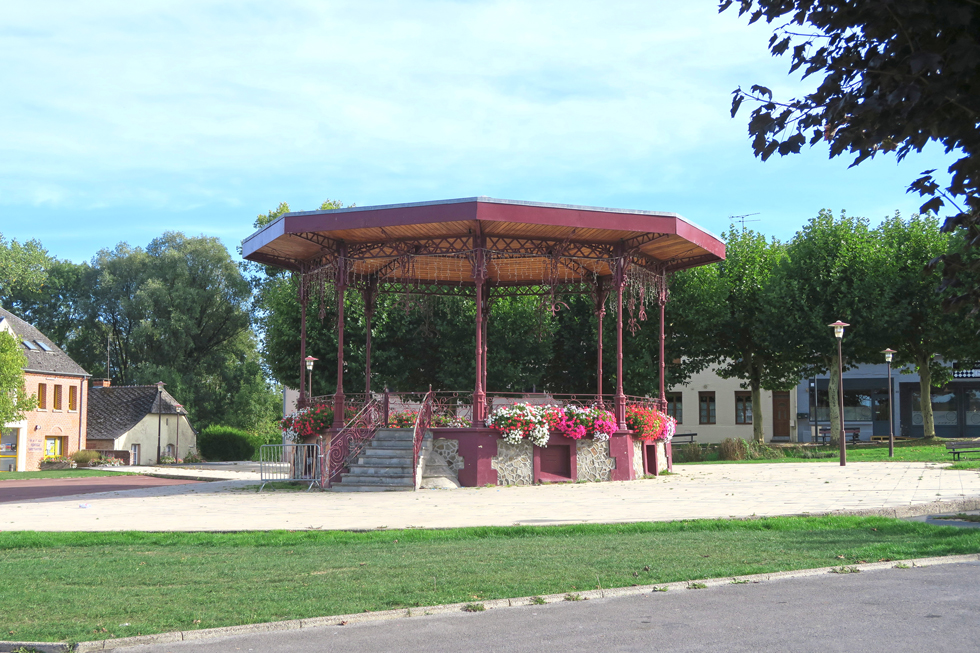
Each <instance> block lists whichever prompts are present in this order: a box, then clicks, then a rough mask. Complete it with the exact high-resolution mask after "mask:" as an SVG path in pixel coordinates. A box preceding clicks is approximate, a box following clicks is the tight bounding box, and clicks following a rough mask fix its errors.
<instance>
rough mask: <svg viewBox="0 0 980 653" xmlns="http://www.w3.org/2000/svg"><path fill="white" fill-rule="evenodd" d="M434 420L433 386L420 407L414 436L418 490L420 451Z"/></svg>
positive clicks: (416, 485) (413, 473)
mask: <svg viewBox="0 0 980 653" xmlns="http://www.w3.org/2000/svg"><path fill="white" fill-rule="evenodd" d="M431 422H432V388H429V391H428V392H427V393H425V399H423V400H422V406H421V407H419V414H418V416H417V417H416V418H415V436H414V443H415V444H414V447H413V449H414V451H415V454H414V455H413V456H412V483H413V485H414V487H415V489H416V490H417V489H418V488H419V484H420V481H421V479H420V478H419V453H421V451H422V441H423V440H424V439H425V434H426V432H427V431H428V430H429V425H430V424H431Z"/></svg>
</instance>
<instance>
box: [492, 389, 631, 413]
mask: <svg viewBox="0 0 980 653" xmlns="http://www.w3.org/2000/svg"><path fill="white" fill-rule="evenodd" d="M514 404H531V405H533V406H549V405H558V406H581V407H582V408H592V407H596V406H597V407H599V408H604V409H606V410H611V409H612V406H613V395H597V394H595V393H591V394H590V393H582V394H569V393H552V392H489V393H487V412H488V413H489V411H490V410H491V409H493V408H499V407H501V406H512V405H514Z"/></svg>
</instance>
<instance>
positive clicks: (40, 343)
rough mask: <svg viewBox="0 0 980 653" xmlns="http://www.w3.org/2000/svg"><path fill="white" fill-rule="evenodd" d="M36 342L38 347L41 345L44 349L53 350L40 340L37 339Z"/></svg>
mask: <svg viewBox="0 0 980 653" xmlns="http://www.w3.org/2000/svg"><path fill="white" fill-rule="evenodd" d="M34 344H36V345H37V346H38V347H40V348H41V350H42V351H52V350H51V347H48V346H47V345H46V344H44V343H43V342H41V341H40V340H35V341H34Z"/></svg>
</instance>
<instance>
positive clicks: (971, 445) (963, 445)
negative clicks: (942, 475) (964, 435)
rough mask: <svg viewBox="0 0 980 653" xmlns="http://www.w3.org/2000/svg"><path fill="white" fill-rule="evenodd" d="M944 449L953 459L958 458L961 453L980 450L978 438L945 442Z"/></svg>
mask: <svg viewBox="0 0 980 653" xmlns="http://www.w3.org/2000/svg"><path fill="white" fill-rule="evenodd" d="M946 449H947V450H948V451H949V452H950V453H951V454H953V460H959V459H960V454H961V453H968V452H972V451H980V440H968V441H966V442H963V441H960V442H947V443H946Z"/></svg>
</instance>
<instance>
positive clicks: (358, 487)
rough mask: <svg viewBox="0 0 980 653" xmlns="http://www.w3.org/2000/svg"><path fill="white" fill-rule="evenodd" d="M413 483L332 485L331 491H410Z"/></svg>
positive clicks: (413, 487) (412, 488)
mask: <svg viewBox="0 0 980 653" xmlns="http://www.w3.org/2000/svg"><path fill="white" fill-rule="evenodd" d="M414 489H415V486H414V485H388V486H383V485H334V486H333V487H332V488H330V491H331V492H410V491H412V490H414Z"/></svg>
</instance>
